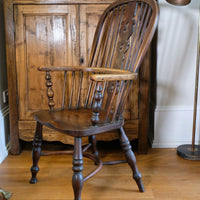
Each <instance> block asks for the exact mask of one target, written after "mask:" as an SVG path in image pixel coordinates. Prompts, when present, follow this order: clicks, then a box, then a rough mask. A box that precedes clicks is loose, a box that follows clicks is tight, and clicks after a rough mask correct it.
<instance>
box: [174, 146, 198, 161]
mask: <svg viewBox="0 0 200 200" xmlns="http://www.w3.org/2000/svg"><path fill="white" fill-rule="evenodd" d="M177 154H178V155H179V156H180V157H182V158H184V159H187V160H200V145H195V146H194V150H192V145H191V144H184V145H181V146H178V148H177Z"/></svg>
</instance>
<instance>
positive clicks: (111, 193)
mask: <svg viewBox="0 0 200 200" xmlns="http://www.w3.org/2000/svg"><path fill="white" fill-rule="evenodd" d="M106 151H107V150H105V149H101V150H100V154H101V155H102V158H103V160H110V159H123V153H121V151H120V149H117V148H114V149H113V150H112V149H109V150H108V152H107V153H106ZM136 158H137V165H138V168H139V170H140V172H141V173H142V176H143V183H144V186H145V189H146V191H145V192H144V193H140V192H139V191H138V189H137V186H136V184H135V182H134V181H133V179H132V176H131V170H130V168H129V166H128V165H127V164H120V165H113V166H103V169H102V170H101V171H100V172H99V173H98V174H97V175H95V176H94V177H93V178H91V179H89V180H88V181H87V182H85V183H84V186H83V192H82V200H114V199H115V200H139V199H140V200H190V199H195V200H196V199H197V200H198V199H200V189H199V188H200V162H198V161H188V160H184V159H182V158H180V157H178V156H177V155H176V149H150V150H149V152H148V154H147V155H137V154H136ZM71 163H72V158H71V156H69V155H59V156H46V157H41V159H40V162H39V166H40V171H39V173H38V183H37V184H35V185H31V184H29V179H30V171H29V170H30V166H31V164H32V161H31V151H30V150H23V151H22V153H21V154H20V155H18V156H12V155H9V156H8V157H7V159H6V160H5V161H4V162H3V163H2V164H1V165H0V188H4V189H5V190H9V191H12V193H13V195H12V198H11V200H72V199H73V190H72V186H71V176H72V165H71ZM92 169H94V165H93V162H92V161H90V160H88V159H84V174H85V175H86V174H87V173H88V172H89V171H90V170H92Z"/></svg>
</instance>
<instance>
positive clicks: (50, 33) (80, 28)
mask: <svg viewBox="0 0 200 200" xmlns="http://www.w3.org/2000/svg"><path fill="white" fill-rule="evenodd" d="M113 2H114V0H56V1H55V0H4V14H5V32H6V56H7V72H8V90H9V107H10V136H11V138H10V139H11V151H12V153H13V154H18V153H20V140H23V141H32V138H33V135H34V131H33V130H34V127H35V121H34V118H33V115H34V113H35V112H37V111H39V110H41V109H47V102H46V98H45V97H44V92H43V91H44V90H45V86H44V84H42V83H41V80H42V78H43V77H42V75H41V74H39V72H38V71H37V68H38V67H39V66H41V65H51V66H55V65H60V66H63V65H68V66H88V64H89V52H90V51H91V46H92V43H91V41H92V38H93V35H94V31H95V28H96V25H97V22H98V20H99V16H100V15H101V14H102V12H103V11H104V10H105V8H106V7H108V6H109V4H110V3H113ZM58 33H59V34H58ZM155 46H156V45H153V48H151V50H148V51H147V54H146V56H145V59H144V62H143V64H142V66H141V68H140V72H139V74H138V78H137V80H134V82H133V85H132V88H131V91H130V93H129V97H128V99H127V103H126V107H125V112H124V118H125V125H124V129H125V131H126V133H127V136H128V138H129V139H130V140H134V139H138V152H139V153H146V152H147V148H148V136H147V134H148V130H149V117H148V113H149V102H150V101H149V94H150V89H151V85H150V82H151V79H154V77H153V78H152V77H151V74H152V73H151V70H153V69H154V68H155V62H154V61H155V60H156V57H155V56H156V53H155V52H156V49H155ZM153 62H154V64H153V65H152V63H153ZM53 78H54V80H55V79H57V78H59V75H55V77H53ZM55 82H56V83H58V82H57V81H55ZM57 91H58V92H57V93H56V94H55V99H56V101H61V96H62V94H61V93H62V92H61V91H60V90H57ZM56 105H58V104H57V103H56ZM151 113H153V112H151ZM152 119H153V117H152ZM151 124H153V123H151ZM55 133H56V134H55ZM43 139H44V140H46V141H61V142H63V143H65V144H73V139H72V138H71V137H66V136H64V135H63V134H61V133H59V132H57V131H55V130H51V129H49V128H46V127H45V128H44V130H43ZM97 139H98V140H104V141H106V140H114V139H117V133H116V132H115V131H112V132H111V133H110V134H101V135H97ZM83 143H84V144H86V143H87V140H85V139H83Z"/></svg>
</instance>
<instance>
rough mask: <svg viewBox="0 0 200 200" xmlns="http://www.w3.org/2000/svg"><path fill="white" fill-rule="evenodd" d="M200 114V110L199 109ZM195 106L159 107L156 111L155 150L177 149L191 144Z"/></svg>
mask: <svg viewBox="0 0 200 200" xmlns="http://www.w3.org/2000/svg"><path fill="white" fill-rule="evenodd" d="M197 110H198V112H197V113H199V111H200V108H197ZM199 118H200V116H199V115H197V124H196V133H197V134H196V141H195V144H199V143H200V136H199V134H198V133H199V131H200V119H199ZM192 124H193V106H157V107H156V109H155V124H154V127H155V128H154V141H153V144H152V147H153V148H176V147H177V146H179V145H183V144H191V142H192Z"/></svg>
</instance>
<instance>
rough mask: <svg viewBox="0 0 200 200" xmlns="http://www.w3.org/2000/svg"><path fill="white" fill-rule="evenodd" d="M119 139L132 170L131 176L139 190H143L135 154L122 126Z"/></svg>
mask: <svg viewBox="0 0 200 200" xmlns="http://www.w3.org/2000/svg"><path fill="white" fill-rule="evenodd" d="M119 139H120V144H121V147H122V150H123V151H124V152H125V156H126V159H127V162H128V164H129V166H130V167H131V169H132V171H133V178H134V179H135V181H136V183H137V185H138V188H139V190H140V192H144V186H143V184H142V179H141V178H142V176H141V174H140V172H139V171H138V169H137V165H136V159H135V155H134V153H133V151H132V150H131V145H130V142H129V139H128V137H127V136H126V134H125V132H124V129H123V127H121V128H120V133H119Z"/></svg>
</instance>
